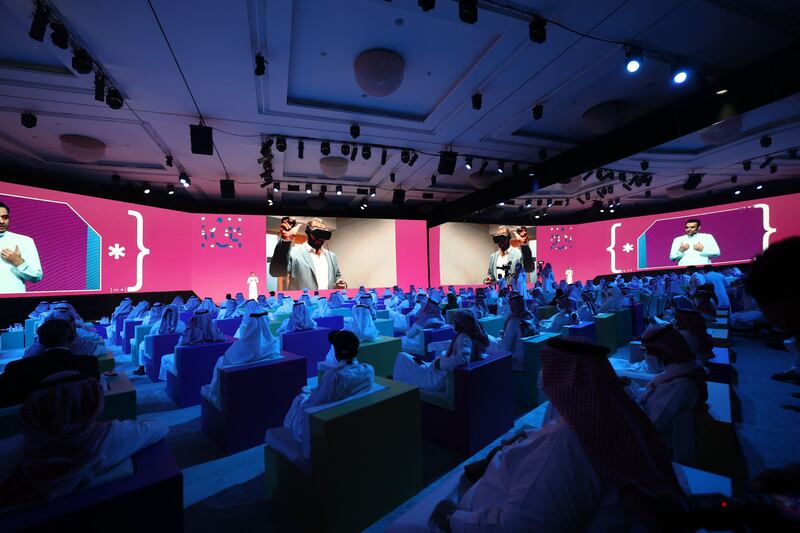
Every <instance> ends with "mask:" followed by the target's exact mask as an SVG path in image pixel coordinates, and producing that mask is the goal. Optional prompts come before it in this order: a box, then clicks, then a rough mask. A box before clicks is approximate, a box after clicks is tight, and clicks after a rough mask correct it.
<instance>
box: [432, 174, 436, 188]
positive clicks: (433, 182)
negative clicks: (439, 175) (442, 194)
mask: <svg viewBox="0 0 800 533" xmlns="http://www.w3.org/2000/svg"><path fill="white" fill-rule="evenodd" d="M435 186H436V174H431V187H435Z"/></svg>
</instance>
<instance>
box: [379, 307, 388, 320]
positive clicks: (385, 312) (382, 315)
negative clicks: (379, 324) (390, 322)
mask: <svg viewBox="0 0 800 533" xmlns="http://www.w3.org/2000/svg"><path fill="white" fill-rule="evenodd" d="M378 318H379V319H381V320H383V319H388V318H390V316H389V310H388V309H380V310H378Z"/></svg>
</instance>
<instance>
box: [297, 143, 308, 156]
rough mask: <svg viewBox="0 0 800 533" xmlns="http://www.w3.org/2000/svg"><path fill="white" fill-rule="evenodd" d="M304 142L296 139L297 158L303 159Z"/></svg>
mask: <svg viewBox="0 0 800 533" xmlns="http://www.w3.org/2000/svg"><path fill="white" fill-rule="evenodd" d="M305 150H306V144H305V143H304V142H303V141H302V140H301V141H297V159H303V156H304V155H305Z"/></svg>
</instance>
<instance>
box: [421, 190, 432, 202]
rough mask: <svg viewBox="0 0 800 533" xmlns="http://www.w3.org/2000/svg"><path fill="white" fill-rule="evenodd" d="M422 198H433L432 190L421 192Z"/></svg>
mask: <svg viewBox="0 0 800 533" xmlns="http://www.w3.org/2000/svg"><path fill="white" fill-rule="evenodd" d="M422 198H423V199H424V200H433V193H432V192H424V193H422Z"/></svg>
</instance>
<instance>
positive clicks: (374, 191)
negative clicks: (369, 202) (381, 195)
mask: <svg viewBox="0 0 800 533" xmlns="http://www.w3.org/2000/svg"><path fill="white" fill-rule="evenodd" d="M376 194H377V191H376V190H375V187H370V188H369V197H370V198H375V195H376Z"/></svg>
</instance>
